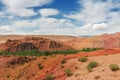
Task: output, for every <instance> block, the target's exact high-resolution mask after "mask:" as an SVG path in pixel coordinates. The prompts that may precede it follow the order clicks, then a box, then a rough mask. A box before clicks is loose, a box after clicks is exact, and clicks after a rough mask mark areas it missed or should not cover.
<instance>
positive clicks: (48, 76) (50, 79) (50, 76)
mask: <svg viewBox="0 0 120 80" xmlns="http://www.w3.org/2000/svg"><path fill="white" fill-rule="evenodd" d="M45 80H54V77H53V75H52V74H49V75H47V76H46V77H45Z"/></svg>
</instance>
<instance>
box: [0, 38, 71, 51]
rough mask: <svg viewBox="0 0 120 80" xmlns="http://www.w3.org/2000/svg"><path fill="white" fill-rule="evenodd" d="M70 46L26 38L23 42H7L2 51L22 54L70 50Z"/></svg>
mask: <svg viewBox="0 0 120 80" xmlns="http://www.w3.org/2000/svg"><path fill="white" fill-rule="evenodd" d="M68 49H72V48H71V47H70V46H67V45H65V44H63V43H62V42H57V41H54V40H50V39H45V38H41V37H26V38H24V39H21V40H7V41H6V42H5V43H3V44H1V45H0V50H2V51H8V52H22V51H26V50H68Z"/></svg>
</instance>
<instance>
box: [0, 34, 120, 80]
mask: <svg viewBox="0 0 120 80" xmlns="http://www.w3.org/2000/svg"><path fill="white" fill-rule="evenodd" d="M0 42H1V44H0V51H1V52H0V72H1V74H0V80H120V76H119V75H120V70H119V67H120V63H119V62H120V59H119V57H120V33H115V34H103V35H100V36H93V37H89V38H85V37H74V36H57V35H54V36H52V35H46V36H45V35H44V36H40V35H37V36H33V35H32V36H30V35H29V36H21V35H16V36H10V35H9V36H8V35H7V36H5V35H4V36H2V35H1V36H0ZM34 50H35V51H34ZM27 51H28V52H27ZM39 51H40V52H39ZM44 51H45V53H44ZM41 54H42V55H41ZM81 59H82V60H83V61H82V60H81ZM84 60H85V61H84ZM91 62H92V63H94V64H96V66H93V67H91V65H90V66H89V64H90V63H91ZM111 64H114V65H117V68H116V69H115V70H112V69H113V68H111V67H110V65H111ZM88 66H89V67H88ZM115 67H116V66H115Z"/></svg>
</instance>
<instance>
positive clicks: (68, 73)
mask: <svg viewBox="0 0 120 80" xmlns="http://www.w3.org/2000/svg"><path fill="white" fill-rule="evenodd" d="M64 72H65V73H66V75H67V76H68V77H69V76H72V74H73V73H72V71H71V69H69V68H67V69H65V70H64Z"/></svg>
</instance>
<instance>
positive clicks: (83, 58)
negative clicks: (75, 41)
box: [78, 57, 88, 62]
mask: <svg viewBox="0 0 120 80" xmlns="http://www.w3.org/2000/svg"><path fill="white" fill-rule="evenodd" d="M87 60H88V59H87V57H81V58H79V59H78V61H81V62H86V61H87Z"/></svg>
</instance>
